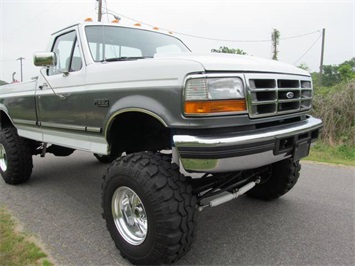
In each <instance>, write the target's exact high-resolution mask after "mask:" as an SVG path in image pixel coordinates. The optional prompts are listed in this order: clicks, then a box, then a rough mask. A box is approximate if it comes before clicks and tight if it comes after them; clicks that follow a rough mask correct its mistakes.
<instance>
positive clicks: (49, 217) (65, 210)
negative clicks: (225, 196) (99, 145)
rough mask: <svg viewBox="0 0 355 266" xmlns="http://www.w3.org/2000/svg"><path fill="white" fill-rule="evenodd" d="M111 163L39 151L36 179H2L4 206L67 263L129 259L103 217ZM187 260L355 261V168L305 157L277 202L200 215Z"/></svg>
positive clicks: (234, 205)
mask: <svg viewBox="0 0 355 266" xmlns="http://www.w3.org/2000/svg"><path fill="white" fill-rule="evenodd" d="M106 168H107V165H102V164H100V163H99V162H98V161H97V160H96V159H95V158H94V157H93V155H91V154H86V153H82V152H78V151H76V152H75V153H74V154H73V155H71V156H69V157H65V158H60V157H54V156H51V155H48V156H46V158H39V157H35V158H34V170H33V174H32V178H31V180H30V182H29V183H26V184H23V185H20V186H8V185H6V184H5V183H4V182H3V180H2V179H1V180H0V205H5V206H7V207H8V208H9V209H10V211H11V212H12V213H13V214H14V215H15V216H16V217H17V218H18V219H19V220H20V222H21V223H22V224H23V225H24V228H25V230H26V231H30V232H32V233H34V234H35V235H37V237H38V238H39V239H40V240H41V241H42V242H43V243H44V244H45V246H46V248H47V250H48V251H49V252H50V253H51V255H52V256H53V257H54V259H55V260H56V262H57V263H58V264H60V265H68V264H70V265H129V263H128V262H127V261H126V260H125V259H123V258H122V257H121V256H120V254H119V252H118V251H117V250H116V248H115V246H114V243H113V241H112V240H111V238H110V235H109V233H108V231H107V230H106V227H105V223H104V220H103V219H102V218H101V206H100V193H101V177H102V175H103V173H104V172H105V171H106ZM178 264H181V265H306V264H307V265H355V168H350V167H336V166H329V165H322V164H310V163H303V168H302V171H301V178H300V179H299V182H298V184H297V185H296V186H295V188H294V189H293V190H292V191H290V192H289V193H288V194H287V195H285V196H284V197H282V198H280V199H278V200H276V201H273V202H261V201H256V200H252V199H249V198H248V197H245V196H242V197H240V198H238V199H236V200H234V201H231V202H229V203H226V204H224V205H222V206H219V207H216V208H213V209H212V208H206V209H205V210H204V211H203V212H201V213H200V215H199V227H198V233H197V238H196V241H195V243H194V245H193V247H192V249H191V250H190V252H189V253H188V254H187V255H186V256H185V257H184V258H183V259H182V260H180V261H179V263H178Z"/></svg>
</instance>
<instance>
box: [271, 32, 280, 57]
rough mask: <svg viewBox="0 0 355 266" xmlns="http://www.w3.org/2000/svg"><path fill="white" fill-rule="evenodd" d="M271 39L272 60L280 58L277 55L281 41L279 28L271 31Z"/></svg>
mask: <svg viewBox="0 0 355 266" xmlns="http://www.w3.org/2000/svg"><path fill="white" fill-rule="evenodd" d="M271 40H272V60H278V59H277V55H278V53H279V51H278V50H277V46H278V45H279V41H280V32H279V31H278V30H277V29H274V30H273V32H272V33H271Z"/></svg>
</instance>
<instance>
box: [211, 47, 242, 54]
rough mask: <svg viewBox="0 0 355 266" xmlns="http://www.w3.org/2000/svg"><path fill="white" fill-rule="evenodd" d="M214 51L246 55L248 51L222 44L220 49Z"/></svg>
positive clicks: (213, 51) (213, 50)
mask: <svg viewBox="0 0 355 266" xmlns="http://www.w3.org/2000/svg"><path fill="white" fill-rule="evenodd" d="M211 52H212V53H225V54H241V55H246V54H247V53H246V52H244V51H243V49H239V48H237V49H234V48H228V47H227V46H220V47H219V49H212V50H211Z"/></svg>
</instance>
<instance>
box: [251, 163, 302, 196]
mask: <svg viewBox="0 0 355 266" xmlns="http://www.w3.org/2000/svg"><path fill="white" fill-rule="evenodd" d="M300 170H301V165H300V163H299V161H297V162H293V160H292V159H286V160H283V161H279V162H276V163H273V164H271V167H270V171H269V172H268V173H267V174H266V175H265V176H262V179H261V183H260V184H259V185H256V186H255V187H254V188H253V189H251V190H250V191H249V192H248V193H247V195H248V196H250V197H252V198H256V199H261V200H273V199H276V198H279V197H281V196H282V195H284V194H286V193H287V192H289V191H290V190H291V189H292V188H293V187H294V186H295V185H296V183H297V180H298V178H299V176H300Z"/></svg>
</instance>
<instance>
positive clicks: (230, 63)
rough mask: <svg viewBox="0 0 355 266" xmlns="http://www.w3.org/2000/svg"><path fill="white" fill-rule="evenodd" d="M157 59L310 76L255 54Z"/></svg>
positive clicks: (221, 68)
mask: <svg viewBox="0 0 355 266" xmlns="http://www.w3.org/2000/svg"><path fill="white" fill-rule="evenodd" d="M154 58H156V59H162V60H164V59H166V60H169V59H170V60H171V59H180V60H188V61H195V62H198V63H200V64H201V65H202V66H203V67H204V69H205V70H206V71H219V72H220V71H228V72H229V71H234V72H235V71H238V72H268V73H284V74H296V75H304V76H309V75H310V74H309V73H308V72H307V71H304V70H303V69H300V68H298V67H295V66H293V65H289V64H285V63H281V62H278V61H275V60H268V59H263V58H258V57H254V56H246V55H236V54H221V53H206V54H200V53H180V54H156V55H155V56H154Z"/></svg>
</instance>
